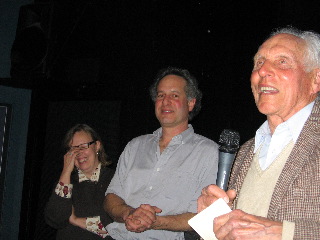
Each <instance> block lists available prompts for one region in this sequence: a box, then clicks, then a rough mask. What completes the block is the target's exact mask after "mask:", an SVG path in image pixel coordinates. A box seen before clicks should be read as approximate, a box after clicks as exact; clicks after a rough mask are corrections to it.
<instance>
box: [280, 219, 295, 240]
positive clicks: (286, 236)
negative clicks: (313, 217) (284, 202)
mask: <svg viewBox="0 0 320 240" xmlns="http://www.w3.org/2000/svg"><path fill="white" fill-rule="evenodd" d="M294 228H295V223H294V222H288V221H283V227H282V240H292V239H293V236H294Z"/></svg>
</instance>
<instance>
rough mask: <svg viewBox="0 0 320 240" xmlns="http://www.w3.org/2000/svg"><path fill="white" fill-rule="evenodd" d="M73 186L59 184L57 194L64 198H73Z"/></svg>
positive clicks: (56, 189)
mask: <svg viewBox="0 0 320 240" xmlns="http://www.w3.org/2000/svg"><path fill="white" fill-rule="evenodd" d="M72 188H73V184H64V183H63V182H58V184H57V186H56V188H55V190H54V191H55V193H56V194H57V195H58V196H60V197H63V198H71V195H72Z"/></svg>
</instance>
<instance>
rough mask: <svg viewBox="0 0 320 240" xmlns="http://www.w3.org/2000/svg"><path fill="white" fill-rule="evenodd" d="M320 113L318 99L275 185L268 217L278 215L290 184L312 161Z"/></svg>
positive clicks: (317, 135) (319, 137)
mask: <svg viewBox="0 0 320 240" xmlns="http://www.w3.org/2000/svg"><path fill="white" fill-rule="evenodd" d="M319 113H320V101H319V99H317V100H316V102H315V105H314V107H313V110H312V112H311V114H310V116H309V118H308V120H307V121H306V123H305V125H304V127H303V128H302V131H301V133H300V135H299V137H298V139H297V142H296V144H295V146H294V148H293V149H292V151H291V153H290V156H289V158H288V160H287V162H286V164H285V165H284V168H283V170H282V172H281V174H280V176H279V179H278V181H277V184H276V186H275V189H274V192H273V195H272V198H271V203H270V207H269V212H268V217H269V218H271V219H272V218H275V216H276V215H277V212H278V210H279V207H280V205H281V204H280V203H281V200H282V199H283V197H284V196H285V194H286V193H287V191H288V190H289V187H290V185H291V184H292V183H293V182H294V181H295V179H296V178H297V177H298V176H299V175H300V174H301V171H302V170H303V166H304V165H305V164H307V163H308V162H309V161H310V158H311V157H312V153H313V151H314V146H317V145H319V144H320V142H319V139H320V128H319V119H320V114H319Z"/></svg>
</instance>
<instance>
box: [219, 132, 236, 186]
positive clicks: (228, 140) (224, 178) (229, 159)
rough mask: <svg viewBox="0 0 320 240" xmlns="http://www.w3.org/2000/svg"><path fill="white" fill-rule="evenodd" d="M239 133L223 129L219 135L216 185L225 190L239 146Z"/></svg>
mask: <svg viewBox="0 0 320 240" xmlns="http://www.w3.org/2000/svg"><path fill="white" fill-rule="evenodd" d="M239 142H240V135H239V133H238V132H236V131H233V130H230V129H224V130H223V131H222V133H221V135H220V139H219V143H220V147H219V164H218V174H217V181H216V185H217V186H218V187H220V188H221V189H223V190H224V191H226V190H227V187H228V181H229V176H230V171H231V168H232V164H233V161H234V158H235V155H236V152H237V151H238V148H239Z"/></svg>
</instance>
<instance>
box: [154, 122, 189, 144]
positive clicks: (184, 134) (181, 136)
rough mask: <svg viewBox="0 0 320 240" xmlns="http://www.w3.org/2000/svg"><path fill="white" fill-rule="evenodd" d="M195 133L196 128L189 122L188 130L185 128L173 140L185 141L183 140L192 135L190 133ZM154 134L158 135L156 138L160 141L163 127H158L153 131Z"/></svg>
mask: <svg viewBox="0 0 320 240" xmlns="http://www.w3.org/2000/svg"><path fill="white" fill-rule="evenodd" d="M192 133H194V129H193V127H192V125H191V124H188V128H187V129H186V130H184V131H183V132H182V133H180V134H178V135H176V136H174V137H173V138H172V140H173V141H174V142H176V141H180V142H183V140H185V139H186V138H187V137H188V136H190V134H192ZM153 135H154V136H155V137H156V140H157V141H159V139H160V138H161V136H162V127H161V128H158V129H157V130H156V131H154V132H153Z"/></svg>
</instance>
